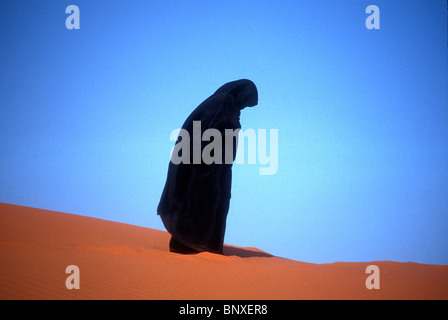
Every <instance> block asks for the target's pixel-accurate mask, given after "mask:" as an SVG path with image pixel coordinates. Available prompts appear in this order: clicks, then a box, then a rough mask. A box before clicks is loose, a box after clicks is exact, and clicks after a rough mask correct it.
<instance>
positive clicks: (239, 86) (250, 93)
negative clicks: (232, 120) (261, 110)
mask: <svg viewBox="0 0 448 320" xmlns="http://www.w3.org/2000/svg"><path fill="white" fill-rule="evenodd" d="M215 94H231V95H233V97H234V99H235V106H236V107H237V108H238V109H244V108H245V107H254V106H256V105H257V104H258V90H257V87H256V86H255V84H254V83H253V82H252V81H250V80H247V79H241V80H236V81H232V82H228V83H226V84H224V85H223V86H221V87H220V88H219V89H218V90H216V92H215Z"/></svg>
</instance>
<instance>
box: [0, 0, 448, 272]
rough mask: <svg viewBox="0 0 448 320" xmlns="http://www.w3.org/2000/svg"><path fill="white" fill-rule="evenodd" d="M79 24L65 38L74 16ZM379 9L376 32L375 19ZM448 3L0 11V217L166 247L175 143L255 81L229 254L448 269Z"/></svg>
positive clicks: (170, 4)
mask: <svg viewBox="0 0 448 320" xmlns="http://www.w3.org/2000/svg"><path fill="white" fill-rule="evenodd" d="M72 4H74V5H77V6H78V7H79V9H80V29H79V30H68V29H67V28H66V27H65V20H66V18H67V17H68V14H66V13H65V8H66V7H67V6H69V5H72ZM370 4H375V5H377V6H378V7H379V9H380V19H381V20H380V21H381V24H380V26H381V28H380V29H379V30H368V29H367V28H366V27H365V20H366V18H367V17H368V14H366V13H365V9H366V7H367V6H368V5H370ZM446 9H447V8H446V1H442V0H440V1H435V0H430V1H425V2H422V1H380V0H374V1H364V0H359V1H358V0H357V1H354V0H353V1H352V0H346V1H329V0H327V1H321V0H313V1H311V0H301V1H297V0H294V1H288V0H286V1H274V0H269V1H266V0H257V1H254V0H245V1H234V0H226V1H206V0H195V1H186V0H182V1H181V0H170V1H162V0H160V1H156V0H148V1H143V0H134V1H118V0H110V1H100V0H97V1H91V0H86V1H76V0H70V1H65V0H64V1H63V0H46V1H21V0H18V1H12V0H10V1H2V2H1V9H0V40H1V46H0V74H1V76H0V129H1V130H0V144H1V146H2V147H1V151H0V181H1V187H0V201H1V202H7V203H14V204H20V205H26V206H33V207H39V208H45V209H51V210H58V211H64V212H70V213H76V214H81V215H87V216H92V217H97V218H102V219H107V220H113V221H119V222H125V223H130V224H134V225H140V226H145V227H150V228H156V229H160V230H164V228H163V225H162V223H161V221H160V218H159V217H158V216H157V215H156V207H157V204H158V201H159V199H160V195H161V192H162V189H163V185H164V182H165V178H166V171H167V167H168V162H169V153H170V151H171V148H172V146H173V142H172V141H170V133H171V132H172V130H174V129H176V128H179V127H180V126H181V125H182V123H183V121H184V120H185V118H186V117H187V116H188V115H189V113H190V112H191V111H192V110H193V109H194V108H195V107H196V106H197V105H198V104H199V103H201V102H202V101H203V100H204V99H205V98H207V97H208V96H209V95H210V94H212V93H213V92H214V91H215V90H216V89H217V88H218V87H219V86H221V85H222V84H224V83H226V82H228V81H232V80H236V79H241V78H248V79H251V80H252V81H254V82H255V83H256V85H257V86H258V90H259V105H258V106H257V107H255V108H251V109H245V110H243V112H242V115H241V123H242V126H243V130H244V129H248V128H252V129H254V130H258V129H266V130H267V131H268V132H269V130H270V129H277V130H278V172H277V173H276V174H275V175H270V176H266V175H259V168H260V166H261V164H260V163H257V164H247V163H246V164H238V165H234V170H233V186H232V199H231V207H230V212H229V216H228V220H227V231H226V238H225V242H226V243H228V244H233V245H237V246H249V247H257V248H260V249H262V250H265V251H267V252H269V253H272V254H275V255H278V256H282V257H286V258H291V259H296V260H301V261H307V262H315V263H326V262H334V261H373V260H395V261H414V262H420V263H434V264H448V250H447V249H448V248H447V243H448V241H447V240H448V238H447V231H448V197H447V191H448V145H447V138H448V107H447V106H448V90H447V89H448V81H447V71H448V70H447V68H448V67H447V66H448V60H447V57H448V52H447V17H446V12H447V10H446Z"/></svg>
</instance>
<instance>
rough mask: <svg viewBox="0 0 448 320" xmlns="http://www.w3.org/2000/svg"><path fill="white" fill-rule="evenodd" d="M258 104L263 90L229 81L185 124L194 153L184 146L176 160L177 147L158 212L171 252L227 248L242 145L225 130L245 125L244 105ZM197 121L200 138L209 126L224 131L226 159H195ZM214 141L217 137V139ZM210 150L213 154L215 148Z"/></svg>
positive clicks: (204, 143)
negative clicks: (238, 150) (235, 165)
mask: <svg viewBox="0 0 448 320" xmlns="http://www.w3.org/2000/svg"><path fill="white" fill-rule="evenodd" d="M257 103H258V91H257V88H256V86H255V84H254V83H253V82H252V81H250V80H237V81H233V82H229V83H226V84H225V85H223V86H222V87H220V88H219V89H218V90H217V91H216V92H215V93H214V94H213V95H211V96H210V97H209V98H208V99H206V100H205V101H204V102H202V103H201V104H200V105H199V106H198V107H197V108H196V109H195V110H194V111H193V112H192V113H191V114H190V116H189V117H188V118H187V120H186V121H185V122H184V124H183V126H182V129H184V130H186V132H188V134H189V138H190V141H189V142H190V150H189V151H190V152H189V153H188V152H186V154H182V153H183V152H185V151H188V150H182V152H181V156H182V159H183V161H182V162H180V163H179V161H177V164H175V163H176V161H173V157H174V156H179V154H177V153H176V154H175V153H174V152H173V155H172V158H171V161H170V163H169V167H168V175H167V179H166V183H165V187H164V189H163V192H162V197H161V199H160V203H159V205H158V207H157V214H159V215H160V217H161V219H162V221H163V224H164V225H165V228H166V229H167V230H168V232H169V233H170V234H171V235H172V238H171V241H170V251H172V252H178V253H196V252H201V251H210V252H214V253H222V252H223V242H224V233H225V228H226V219H227V213H228V211H229V204H230V196H231V194H230V190H231V184H232V164H233V161H234V160H235V155H236V148H237V139H236V138H235V137H232V138H231V139H228V140H226V137H225V135H226V129H231V130H233V132H236V131H234V130H236V129H240V128H241V124H240V110H241V109H243V108H245V107H253V106H255V105H257ZM194 121H200V127H201V132H200V134H201V137H202V134H203V133H204V131H205V130H207V129H217V130H219V133H220V134H221V137H222V139H221V141H222V160H221V161H213V162H212V163H210V161H208V162H207V163H204V161H203V159H202V157H201V159H202V160H200V163H198V162H197V160H195V159H197V158H195V159H193V153H194V150H193V145H194V143H198V141H197V140H196V141H193V122H194ZM196 124H197V123H196ZM181 140H182V138H181V137H178V140H177V142H176V146H177V144H178V143H180V142H181ZM210 140H211V141H214V139H213V138H211V139H210ZM211 141H210V142H209V141H201V142H200V151H201V155H202V152H203V150H204V147H206V146H207V145H208V144H209V143H211ZM217 141H219V140H217ZM225 141H231V142H230V143H231V144H232V146H231V148H230V149H229V148H228V144H227V147H225V146H224V144H225ZM175 150H176V149H175ZM196 150H198V149H196ZM226 150H227V151H229V150H232V151H233V154H231V155H227V158H226V152H225V151H226ZM196 154H197V153H196ZM210 155H212V156H213V155H214V152H211V153H210ZM214 159H215V160H216V158H214ZM226 159H227V161H226ZM228 159H230V161H229V160H228ZM173 162H174V163H173ZM219 162H221V163H219ZM229 162H230V163H229Z"/></svg>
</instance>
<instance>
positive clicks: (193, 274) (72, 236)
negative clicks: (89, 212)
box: [0, 203, 448, 300]
mask: <svg viewBox="0 0 448 320" xmlns="http://www.w3.org/2000/svg"><path fill="white" fill-rule="evenodd" d="M169 238H170V236H169V234H168V233H167V232H164V231H159V230H155V229H150V228H144V227H138V226H133V225H128V224H124V223H118V222H113V221H107V220H101V219H97V218H91V217H85V216H81V215H76V214H69V213H61V212H55V211H49V210H44V209H36V208H31V207H24V206H18V205H12V204H6V203H0V299H157V300H167V299H169V300H178V299H182V300H183V299H186V300H197V299H205V300H228V299H230V300H240V299H242V300H279V299H282V300H295V299H448V266H445V265H443V266H441V265H425V264H418V263H413V262H409V263H399V262H393V261H372V262H356V263H353V262H351V263H346V262H336V263H328V264H313V263H306V262H300V261H295V260H289V259H285V258H280V257H275V256H273V255H271V254H269V253H266V252H263V251H262V250H259V249H257V248H242V247H237V246H231V245H226V246H225V251H224V255H216V254H211V253H207V252H205V253H200V254H197V255H179V254H175V253H170V252H169V251H168V241H169ZM69 265H76V266H78V268H79V271H80V276H79V283H80V288H79V289H72V290H69V289H67V287H66V279H67V278H68V277H69V276H70V274H67V273H65V270H66V267H67V266H69ZM368 265H376V266H378V267H379V270H380V289H377V290H376V289H372V290H369V289H367V288H366V284H365V282H366V279H367V277H368V276H369V275H368V274H366V273H365V270H366V267H367V266H368Z"/></svg>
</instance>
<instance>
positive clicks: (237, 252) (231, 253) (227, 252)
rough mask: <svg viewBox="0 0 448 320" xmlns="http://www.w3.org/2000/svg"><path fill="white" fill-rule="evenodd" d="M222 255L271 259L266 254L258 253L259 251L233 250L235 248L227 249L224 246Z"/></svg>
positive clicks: (270, 255)
mask: <svg viewBox="0 0 448 320" xmlns="http://www.w3.org/2000/svg"><path fill="white" fill-rule="evenodd" d="M224 255H225V256H237V257H240V258H252V257H264V258H271V257H273V255H272V254H269V253H266V252H260V251H255V250H249V249H242V248H235V247H228V246H224Z"/></svg>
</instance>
